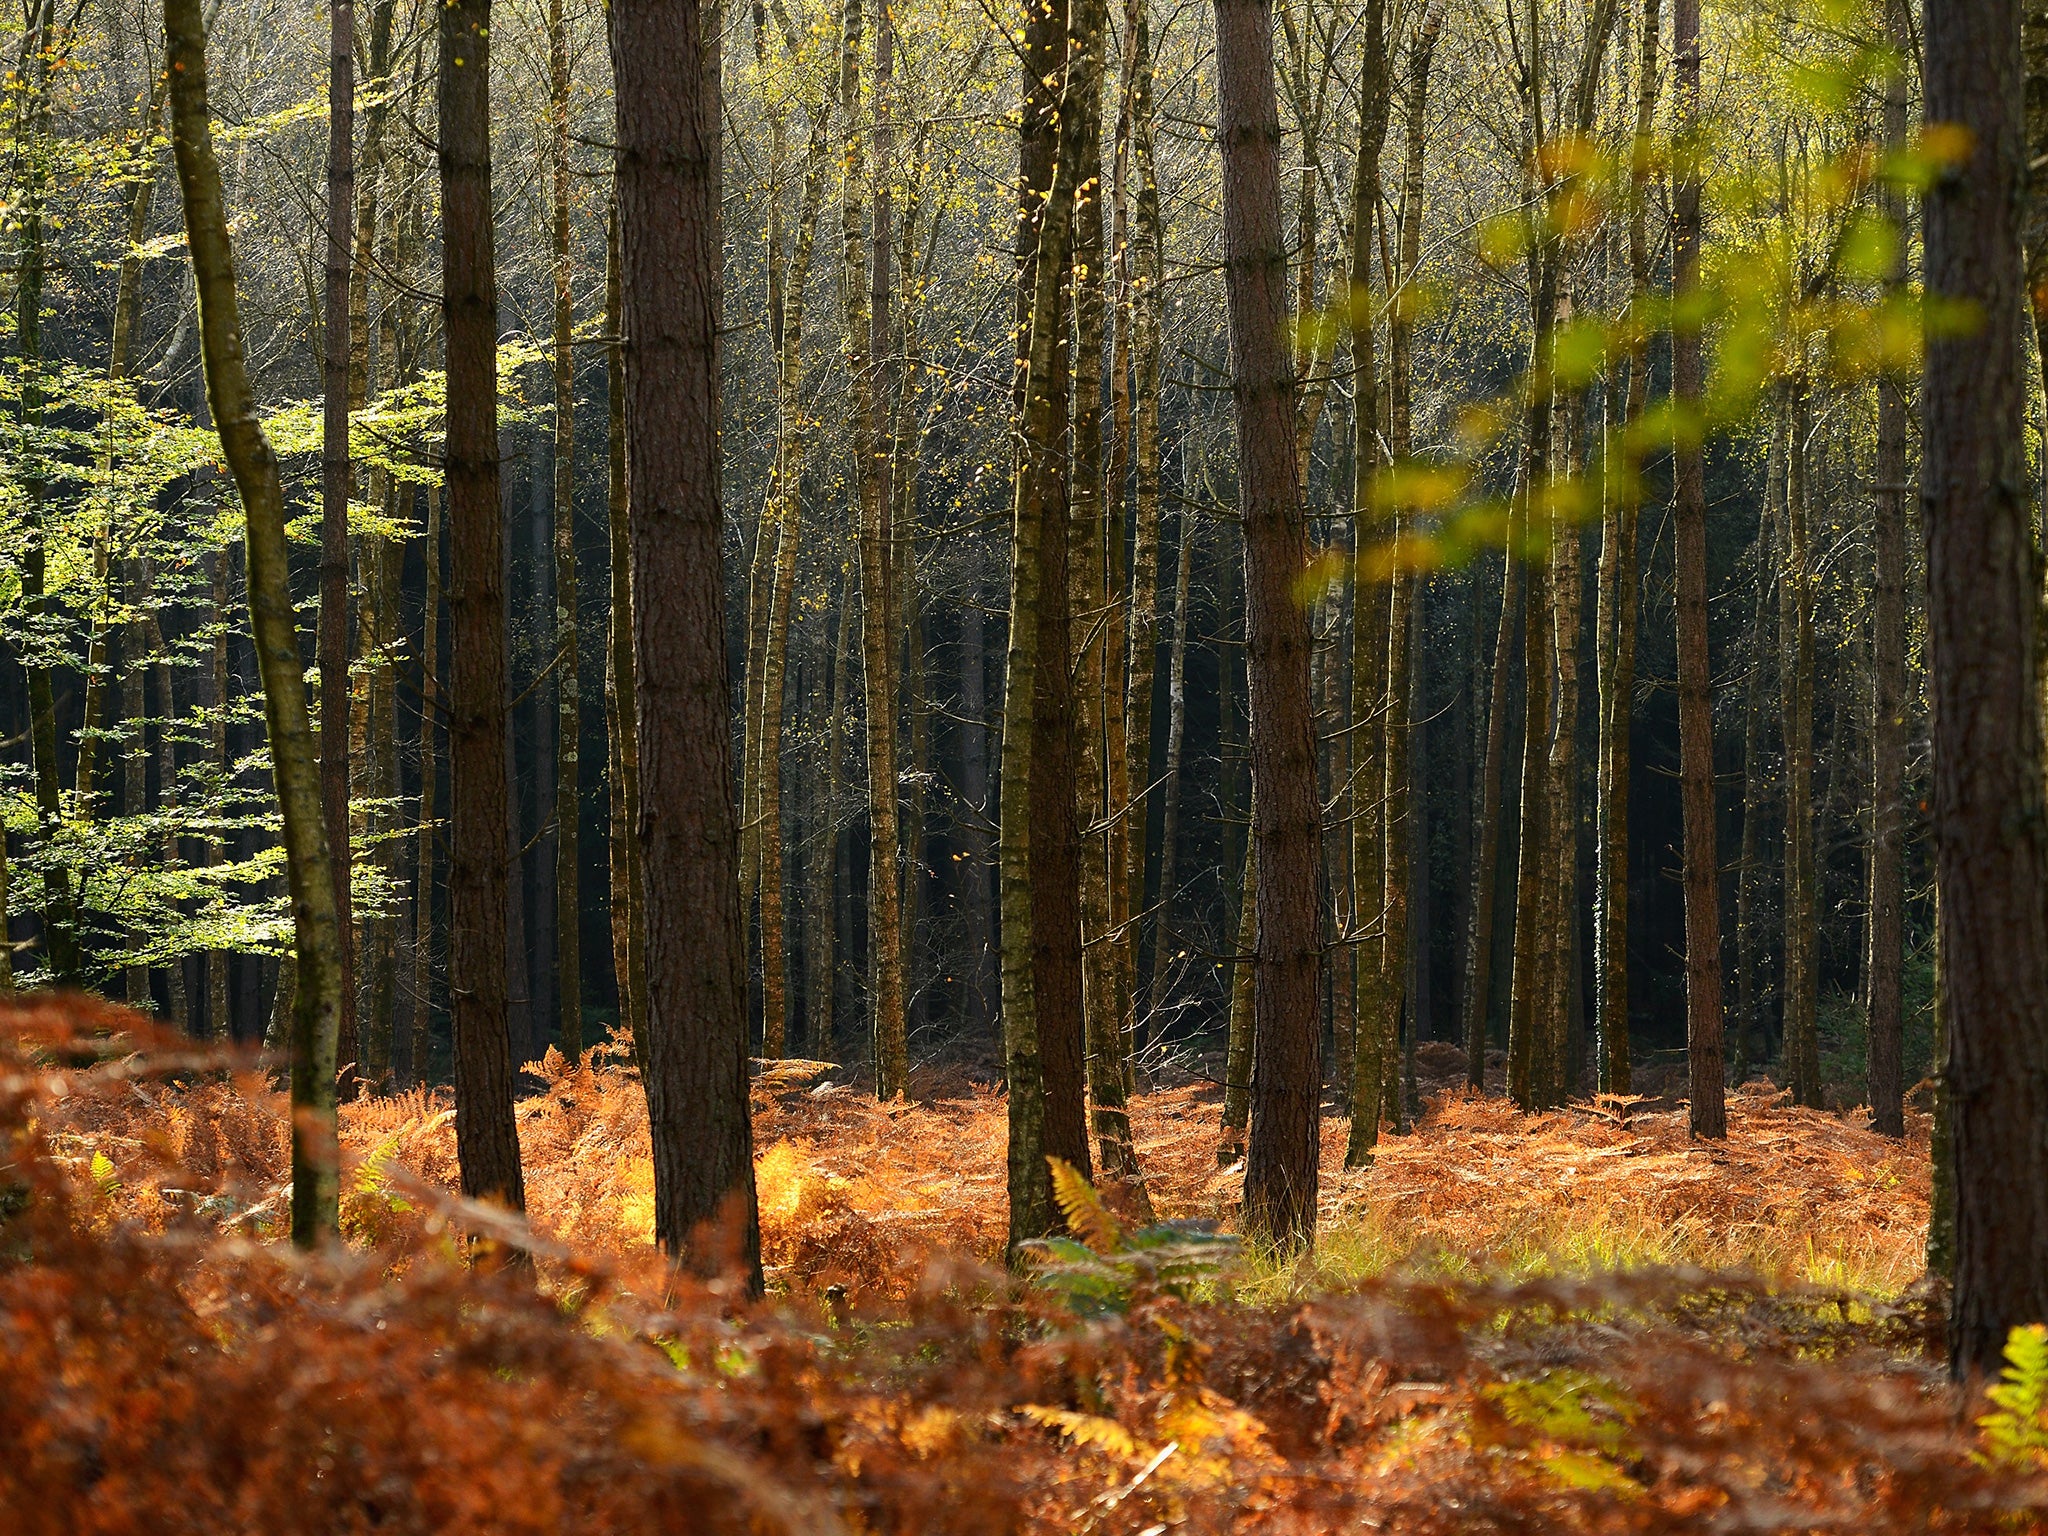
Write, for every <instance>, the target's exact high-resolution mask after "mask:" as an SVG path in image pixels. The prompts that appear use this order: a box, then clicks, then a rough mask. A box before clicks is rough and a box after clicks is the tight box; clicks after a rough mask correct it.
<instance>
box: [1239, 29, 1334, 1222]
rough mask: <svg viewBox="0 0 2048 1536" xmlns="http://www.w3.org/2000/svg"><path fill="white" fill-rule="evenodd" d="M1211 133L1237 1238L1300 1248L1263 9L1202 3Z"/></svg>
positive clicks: (1310, 959)
mask: <svg viewBox="0 0 2048 1536" xmlns="http://www.w3.org/2000/svg"><path fill="white" fill-rule="evenodd" d="M1215 10H1216V43H1217V46H1216V58H1217V86H1218V90H1217V98H1218V132H1217V137H1218V139H1219V140H1220V141H1221V143H1222V147H1223V243H1224V291H1225V295H1226V298H1227V300H1228V304H1229V311H1230V352H1231V396H1232V401H1233V404H1234V406H1235V411H1236V418H1237V443H1238V462H1239V471H1238V497H1239V508H1240V516H1241V517H1242V519H1243V526H1244V542H1245V649H1246V663H1247V676H1248V680H1249V683H1250V690H1251V720H1252V727H1253V728H1252V733H1251V741H1252V776H1253V781H1254V783H1256V784H1257V786H1258V792H1257V795H1256V802H1257V805H1256V811H1255V813H1254V824H1253V845H1254V847H1255V848H1256V850H1257V858H1258V864H1259V895H1258V948H1257V954H1258V960H1257V967H1258V969H1257V974H1256V976H1255V977H1254V981H1253V998H1252V1011H1253V1018H1254V1022H1253V1036H1254V1039H1253V1046H1252V1051H1253V1069H1252V1071H1253V1076H1252V1113H1251V1132H1250V1137H1249V1140H1248V1142H1247V1146H1246V1155H1245V1190H1244V1220H1245V1226H1246V1228H1247V1230H1248V1231H1251V1232H1254V1233H1257V1234H1258V1235H1260V1236H1262V1237H1264V1238H1266V1239H1268V1240H1271V1241H1273V1242H1275V1243H1278V1244H1281V1245H1283V1246H1285V1245H1294V1244H1304V1245H1305V1244H1311V1243H1313V1242H1314V1239H1315V1225H1316V1181H1317V1161H1318V1119H1319V1111H1320V1108H1321V1103H1322V1081H1323V1062H1322V1056H1323V1039H1322V1030H1321V1028H1320V1027H1319V1008H1318V1002H1319V999H1320V997H1321V994H1322V967H1323V955H1322V931H1321V914H1320V906H1321V903H1320V902H1319V900H1318V886H1319V880H1318V875H1319V868H1318V865H1319V863H1320V859H1319V855H1318V836H1317V830H1318V823H1319V820H1320V811H1321V807H1320V805H1319V803H1318V797H1317V794H1316V750H1315V731H1314V721H1313V703H1312V700H1311V698H1310V694H1309V633H1308V616H1307V613H1306V612H1305V611H1304V610H1303V608H1302V607H1301V605H1300V604H1299V603H1298V602H1297V601H1296V600H1295V595H1294V592H1295V587H1296V584H1297V583H1298V582H1299V581H1300V580H1301V577H1302V573H1303V571H1304V570H1305V568H1306V566H1307V563H1308V540H1307V528H1306V518H1305V516H1304V509H1303V506H1302V494H1301V484H1300V481H1299V479H1298V477H1297V474H1296V466H1295V456H1294V369H1293V359H1292V358H1291V357H1290V356H1289V354H1288V349H1287V345H1286V338H1285V320H1286V313H1287V296H1286V282H1287V263H1286V254H1285V250H1284V247H1283V244H1282V240H1281V234H1280V169H1279V149H1280V118H1279V110H1278V105H1277V103H1276V101H1275V98H1274V89H1273V16H1272V8H1271V5H1270V3H1269V0H1216V6H1215Z"/></svg>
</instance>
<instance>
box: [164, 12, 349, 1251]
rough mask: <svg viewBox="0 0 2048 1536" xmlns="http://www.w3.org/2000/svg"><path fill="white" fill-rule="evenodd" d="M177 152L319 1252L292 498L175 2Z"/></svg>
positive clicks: (314, 781)
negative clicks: (231, 527)
mask: <svg viewBox="0 0 2048 1536" xmlns="http://www.w3.org/2000/svg"><path fill="white" fill-rule="evenodd" d="M164 33H165V41H166V50H165V51H166V55H167V57H166V63H167V64H168V66H169V72H170V78H171V103H172V106H171V120H172V145H173V148H174V150H175V152H176V156H177V163H178V184H179V188H180V191H181V193H182V196H183V201H184V205H185V229H186V237H187V239H186V244H187V246H188V248H189V250H190V252H191V258H192V268H193V280H194V283H195V285H196V288H197V291H198V294H199V296H200V300H199V325H200V345H201V354H202V357H203V359H204V363H205V369H206V394H207V403H208V407H209V409H210V410H211V411H212V413H213V419H214V423H215V427H216V430H217V431H218V432H219V434H220V441H221V452H222V456H223V457H225V458H226V459H227V461H228V467H229V469H230V471H231V472H232V473H233V475H234V478H235V487H236V490H237V491H238V492H239V493H240V495H241V499H242V506H243V510H244V513H245V514H246V523H247V537H248V572H249V608H250V618H251V622H252V626H253V629H254V633H255V640H256V656H257V661H258V664H259V666H260V668H261V671H262V675H263V694H264V715H265V723H266V725H267V727H268V730H269V739H270V747H271V761H272V767H273V772H274V774H275V777H276V781H277V797H278V803H279V806H280V807H281V809H282V812H283V822H284V843H285V870H286V878H287V880H288V881H289V884H290V887H291V897H292V913H293V919H294V929H295V938H296V945H295V952H296V955H297V978H296V982H295V984H294V986H293V987H292V995H293V997H294V1000H295V1001H294V1005H293V1009H292V1030H291V1036H292V1039H291V1045H292V1073H291V1102H292V1121H291V1125H292V1240H293V1241H294V1242H296V1243H298V1244H299V1245H300V1246H302V1247H312V1246H314V1245H316V1244H319V1243H321V1242H324V1241H327V1240H329V1239H330V1238H333V1237H334V1236H336V1235H337V1233H338V1229H339V1211H338V1206H339V1191H340V1185H339V1166H338V1165H339V1149H338V1147H337V1145H336V1137H335V1119H334V1065H335V1062H334V1058H335V1047H336V1043H337V1041H338V1039H339V1035H340V1027H341V974H342V973H341V963H340V938H339V927H340V923H339V917H338V914H337V913H336V911H335V908H334V896H333V892H334V882H333V874H332V871H331V870H330V868H329V865H328V858H327V848H326V829H325V825H324V818H323V814H322V806H321V801H320V783H319V773H318V769H317V767H316V764H315V758H314V752H313V733H312V724H311V720H310V717H309V713H308V710H307V707H306V681H305V673H304V669H303V666H302V664H301V662H300V659H299V646H298V634H297V626H296V623H295V621H294V618H293V614H292V604H291V586H290V576H289V570H288V567H287V558H286V549H285V532H284V489H283V485H282V482H281V481H280V479H279V476H278V468H277V459H276V457H275V456H274V455H273V454H272V453H271V451H270V445H269V443H268V442H267V441H266V440H265V438H264V435H263V429H262V427H261V426H260V424H259V422H258V418H257V412H256V400H255V395H254V393H253V391H252V390H251V389H250V385H249V377H248V371H247V365H246V363H245V362H244V359H245V358H246V356H247V353H246V352H245V350H244V347H243V340H242V327H241V318H240V315H239V313H238V312H237V307H236V303H235V280H234V261H233V257H232V255H231V254H230V250H229V243H228V223H227V210H226V207H225V206H224V203H223V200H222V197H221V184H220V165H219V162H218V161H217V160H216V159H215V158H214V152H213V130H212V118H211V111H210V109H209V106H208V103H207V80H206V31H205V24H204V22H203V21H202V20H201V17H200V12H199V4H198V0H165V5H164Z"/></svg>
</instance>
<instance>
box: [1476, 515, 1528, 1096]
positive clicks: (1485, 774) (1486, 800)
mask: <svg viewBox="0 0 2048 1536" xmlns="http://www.w3.org/2000/svg"><path fill="white" fill-rule="evenodd" d="M1521 582H1522V562H1521V560H1520V559H1519V558H1518V557H1517V556H1516V554H1515V553H1514V551H1512V550H1510V551H1508V552H1507V553H1506V554H1505V555H1504V556H1503V557H1502V560H1501V581H1500V625H1499V628H1498V630H1497V632H1496V638H1495V640H1494V643H1493V672H1492V679H1493V681H1492V687H1491V689H1490V690H1489V693H1488V698H1487V709H1486V752H1485V758H1484V762H1483V763H1482V765H1481V767H1480V772H1479V808H1478V809H1479V837H1478V854H1477V856H1476V857H1475V858H1474V860H1473V864H1472V924H1471V928H1470V930H1469V932H1468V935H1467V938H1466V950H1465V1080H1466V1083H1467V1084H1468V1085H1469V1086H1470V1087H1473V1088H1482V1089H1483V1088H1484V1087H1485V1086H1486V1020H1487V1015H1488V1014H1489V1013H1490V1012H1491V1011H1492V1003H1493V904H1494V898H1495V893H1496V892H1497V891H1498V889H1499V886H1500V823H1501V814H1502V807H1503V804H1504V802H1505V798H1506V797H1505V794H1504V792H1503V788H1502V784H1501V779H1502V776H1503V773H1504V771H1505V761H1504V760H1505V758H1506V756H1507V730H1508V685H1509V683H1510V682H1511V681H1512V677H1511V674H1512V672H1513V669H1514V664H1515V619H1516V615H1517V613H1518V612H1519V611H1520V598H1521Z"/></svg>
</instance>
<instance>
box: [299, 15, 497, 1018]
mask: <svg viewBox="0 0 2048 1536" xmlns="http://www.w3.org/2000/svg"><path fill="white" fill-rule="evenodd" d="M327 53H328V57H327V272H326V289H325V292H324V294H323V297H322V310H321V322H320V324H321V361H322V370H321V393H322V402H321V425H320V622H319V640H318V648H317V660H318V662H319V667H320V803H321V806H322V809H323V814H324V815H325V816H326V818H327V847H328V852H329V855H330V857H331V858H332V860H333V863H332V872H333V876H334V909H335V911H336V913H337V914H339V917H340V922H341V1037H342V1039H344V1040H346V1041H349V1042H350V1043H351V1044H353V1043H354V1042H355V1040H356V975H355V972H356V954H355V950H356V938H355V919H354V915H353V911H352V905H351V898H350V893H349V882H350V867H351V863H352V860H351V857H350V849H349V808H348V800H349V794H348V790H349V784H348V736H349V654H348V651H349V647H348V498H349V489H350V479H351V470H350V464H349V442H348V417H349V396H350V389H349V353H350V351H351V348H350V345H349V338H350V331H351V326H350V324H349V320H350V315H349V277H350V270H351V266H352V262H351V250H350V235H351V233H352V229H353V223H354V216H355V137H354V135H355V5H354V3H353V0H334V3H333V4H332V5H330V6H329V8H328V34H327ZM495 383H496V376H495V374H494V375H493V386H494V388H495Z"/></svg>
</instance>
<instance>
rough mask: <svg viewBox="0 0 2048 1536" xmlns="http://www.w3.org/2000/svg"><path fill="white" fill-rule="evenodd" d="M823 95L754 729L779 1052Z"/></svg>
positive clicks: (767, 1025) (797, 293)
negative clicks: (790, 710) (793, 629)
mask: <svg viewBox="0 0 2048 1536" xmlns="http://www.w3.org/2000/svg"><path fill="white" fill-rule="evenodd" d="M830 111H831V106H830V102H829V100H827V101H824V102H820V103H818V104H816V105H815V106H813V108H812V109H811V125H812V126H811V135H810V143H809V147H808V150H807V152H806V155H805V158H804V186H803V204H802V208H801V211H800V212H799V214H798V216H797V227H796V245H795V248H794V250H793V251H792V252H791V253H790V258H789V268H788V274H787V277H786V279H785V281H784V284H783V298H782V302H781V305H780V308H779V310H778V313H777V322H778V338H777V339H778V347H777V353H776V438H775V461H774V465H773V468H772V471H771V495H772V497H773V498H774V515H775V527H776V541H775V567H774V574H773V580H772V582H771V586H770V592H769V609H768V633H767V636H766V643H765V646H764V650H763V656H762V677H761V705H760V710H759V728H760V733H761V745H760V753H759V762H758V766H757V774H758V778H759V782H760V788H759V791H758V801H759V806H760V809H759V811H758V812H757V814H758V815H759V817H760V827H759V831H758V837H759V859H760V892H761V894H760V902H761V1034H762V1053H763V1054H764V1055H767V1056H770V1057H775V1056H780V1055H782V1054H783V1052H784V1051H785V1050H786V1048H787V1045H788V1029H789V1000H788V999H789V987H788V975H787V971H788V962H787V959H786V956H785V952H784V950H785V941H784V920H783V889H782V888H783V878H782V874H783V871H782V865H783V859H782V710H783V695H784V679H785V677H786V675H787V668H788V664H789V628H790V615H791V612H792V609H793V607H794V605H795V601H796V571H797V552H798V545H799V540H800V538H801V534H802V530H803V517H802V502H801V499H800V491H801V488H802V484H803V452H804V449H803V442H804V434H805V432H806V430H807V428H808V426H809V421H808V419H807V417H806V415H805V412H804V395H803V330H804V296H805V293H806V291H807V290H808V289H809V286H810V277H811V262H812V256H813V252H814V251H815V250H816V248H817V237H818V215H819V212H820V210H821V209H822V207H823V205H824V195H825V167H826V161H827V156H828V154H829V151H830V138H829V135H828V129H829V126H830Z"/></svg>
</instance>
